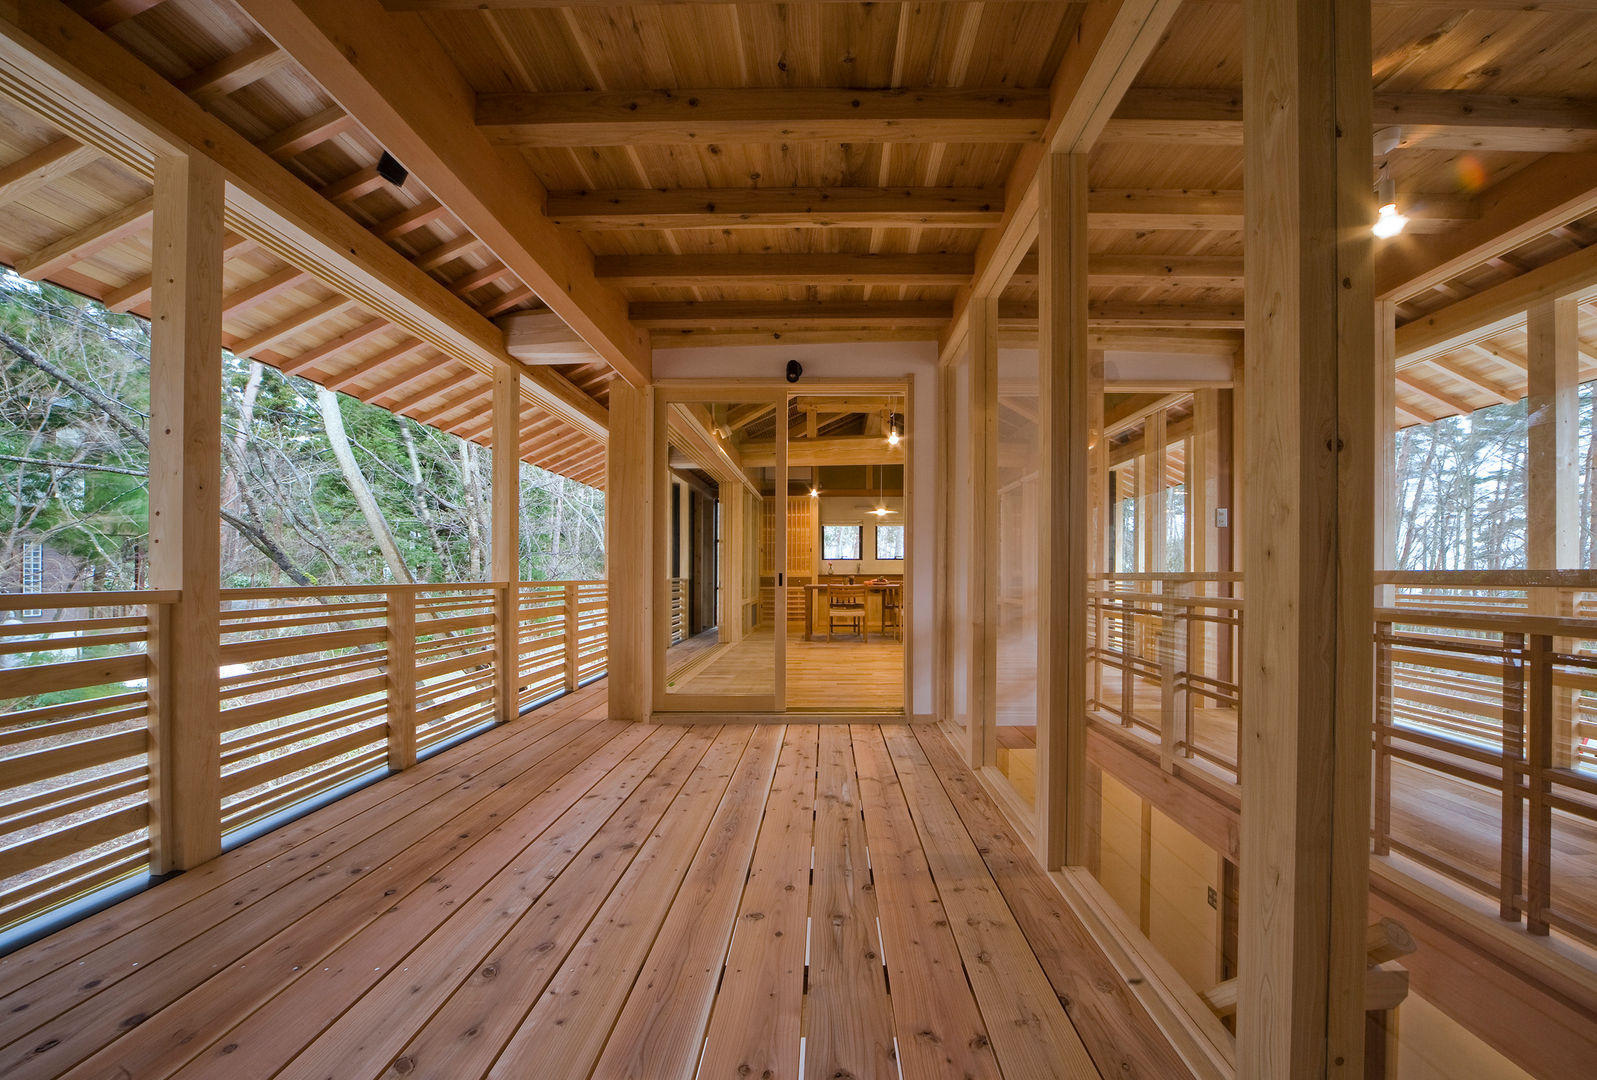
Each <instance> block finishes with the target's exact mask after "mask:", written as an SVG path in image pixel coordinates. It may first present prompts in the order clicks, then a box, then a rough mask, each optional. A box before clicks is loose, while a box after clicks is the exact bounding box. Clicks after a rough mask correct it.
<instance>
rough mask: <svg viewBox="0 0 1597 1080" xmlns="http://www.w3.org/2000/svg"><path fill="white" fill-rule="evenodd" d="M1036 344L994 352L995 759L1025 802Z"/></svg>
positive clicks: (1031, 792)
mask: <svg viewBox="0 0 1597 1080" xmlns="http://www.w3.org/2000/svg"><path fill="white" fill-rule="evenodd" d="M1037 365H1038V351H1037V348H1036V346H1035V345H1024V346H1021V347H1009V348H1000V349H999V351H998V378H997V386H998V409H997V413H996V416H997V438H996V440H995V441H996V445H997V450H998V497H997V503H998V529H997V540H998V552H997V558H996V559H995V561H994V568H995V569H996V571H997V582H996V585H997V592H998V595H997V597H996V599H997V614H998V635H997V636H998V642H997V662H998V672H997V675H998V677H997V694H998V696H997V700H996V702H995V704H994V719H995V721H996V724H997V731H996V733H995V736H996V738H995V749H994V762H993V763H994V764H995V765H997V767H998V769H999V771H1000V772H1002V773H1003V774H1004V776H1005V777H1007V778H1008V780H1009V782H1010V785H1011V786H1012V787H1014V789H1015V793H1016V794H1017V795H1019V796H1020V798H1021V799H1022V800H1023V801H1024V802H1026V803H1027V804H1032V803H1034V801H1035V799H1036V788H1037V783H1036V777H1037V766H1036V762H1037V573H1038V553H1037V544H1038V539H1039V537H1038V528H1039V522H1038V479H1039V471H1040V466H1041V464H1042V459H1041V442H1040V441H1039V439H1040V433H1039V429H1038V423H1037V421H1038V416H1039V401H1038V396H1037V386H1038V374H1039V373H1038V367H1037Z"/></svg>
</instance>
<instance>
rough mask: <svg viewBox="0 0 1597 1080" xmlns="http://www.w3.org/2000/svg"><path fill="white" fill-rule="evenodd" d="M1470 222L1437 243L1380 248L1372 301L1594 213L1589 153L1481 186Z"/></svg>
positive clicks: (1551, 159) (1404, 240) (1596, 197)
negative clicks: (1474, 213) (1488, 186)
mask: <svg viewBox="0 0 1597 1080" xmlns="http://www.w3.org/2000/svg"><path fill="white" fill-rule="evenodd" d="M1476 209H1477V214H1476V217H1475V219H1474V220H1473V221H1469V222H1465V223H1463V224H1461V225H1460V226H1459V227H1458V228H1457V229H1454V230H1452V231H1450V232H1447V233H1444V234H1442V235H1440V236H1437V237H1434V238H1433V237H1426V238H1425V239H1423V240H1419V239H1415V238H1414V237H1410V236H1408V235H1407V234H1405V235H1403V236H1398V237H1395V238H1393V239H1392V240H1389V241H1386V242H1385V243H1383V244H1380V245H1379V246H1378V248H1377V251H1376V257H1375V292H1376V298H1377V299H1393V300H1402V299H1404V298H1406V297H1410V296H1414V295H1415V294H1417V293H1421V292H1424V291H1425V290H1426V289H1429V288H1432V287H1434V286H1435V285H1436V284H1437V283H1439V282H1443V281H1446V280H1448V279H1449V278H1452V277H1455V276H1457V275H1458V274H1461V273H1463V272H1464V271H1466V270H1469V269H1471V268H1473V267H1476V266H1479V265H1480V264H1482V263H1484V262H1486V261H1487V260H1488V259H1490V258H1493V257H1494V256H1501V255H1504V254H1506V253H1508V252H1511V251H1513V250H1514V249H1515V248H1517V247H1519V246H1521V245H1522V244H1525V243H1527V242H1529V241H1531V240H1535V239H1537V238H1538V237H1541V236H1544V235H1546V234H1547V233H1548V232H1549V231H1551V230H1552V229H1553V228H1554V227H1556V226H1558V225H1562V224H1564V223H1565V222H1568V221H1573V220H1575V219H1576V218H1580V217H1585V216H1586V215H1587V214H1590V213H1593V212H1594V211H1597V153H1586V154H1555V155H1550V156H1548V157H1546V158H1543V159H1541V160H1540V161H1537V162H1535V163H1534V164H1532V165H1529V166H1527V167H1525V168H1523V169H1521V170H1520V171H1518V172H1516V173H1514V174H1513V175H1512V176H1510V177H1508V178H1507V179H1506V180H1503V181H1501V182H1499V183H1496V184H1493V185H1492V186H1491V187H1490V188H1487V189H1486V191H1485V192H1483V193H1482V194H1481V195H1480V196H1479V198H1478V199H1476Z"/></svg>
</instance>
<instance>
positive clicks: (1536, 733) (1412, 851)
mask: <svg viewBox="0 0 1597 1080" xmlns="http://www.w3.org/2000/svg"><path fill="white" fill-rule="evenodd" d="M1235 578H1236V576H1235V575H1181V574H1134V575H1120V576H1108V577H1104V578H1102V579H1100V580H1099V581H1098V582H1096V585H1097V588H1096V589H1095V590H1094V592H1093V594H1092V605H1093V608H1092V618H1091V619H1090V624H1089V625H1090V630H1091V633H1092V642H1091V654H1090V660H1091V670H1092V673H1093V678H1092V687H1093V697H1092V700H1091V702H1090V705H1091V711H1092V716H1093V722H1094V723H1095V724H1098V725H1100V726H1103V727H1106V728H1113V729H1119V731H1120V734H1121V735H1122V736H1129V737H1132V738H1135V739H1137V740H1140V741H1141V742H1142V743H1143V744H1145V747H1146V750H1145V752H1146V753H1148V754H1149V755H1150V756H1153V755H1157V757H1158V759H1159V761H1160V764H1161V765H1162V766H1163V767H1164V769H1165V770H1166V771H1167V772H1176V771H1180V770H1183V769H1188V768H1193V767H1196V768H1198V769H1201V770H1202V771H1203V772H1205V773H1207V774H1208V777H1209V778H1210V779H1212V778H1214V777H1216V776H1218V778H1219V779H1221V780H1222V781H1229V782H1230V783H1233V784H1234V783H1235V782H1236V779H1237V775H1238V774H1237V768H1238V752H1239V744H1238V737H1237V715H1238V714H1237V709H1238V705H1239V702H1240V699H1241V696H1242V694H1244V693H1245V692H1246V687H1245V686H1243V685H1242V684H1241V683H1240V681H1239V680H1237V679H1236V677H1235V676H1233V674H1232V672H1233V671H1234V670H1236V669H1235V667H1234V659H1233V658H1234V657H1236V656H1237V655H1239V653H1238V651H1237V650H1238V649H1239V647H1240V640H1241V634H1242V631H1243V604H1242V600H1241V598H1240V597H1239V596H1237V595H1235V594H1236V593H1237V592H1239V591H1240V590H1239V587H1238V585H1237V583H1236V580H1235ZM1380 579H1381V581H1382V582H1383V583H1385V584H1386V585H1387V586H1389V588H1390V590H1391V595H1390V597H1389V599H1390V604H1389V605H1388V606H1384V607H1378V608H1376V610H1375V625H1374V627H1373V638H1372V640H1373V645H1374V648H1375V650H1376V673H1377V687H1376V691H1377V693H1376V710H1375V714H1374V716H1373V717H1372V718H1371V732H1372V750H1373V763H1374V764H1373V768H1374V784H1373V806H1372V829H1371V838H1372V848H1371V850H1372V851H1373V852H1374V853H1375V854H1377V855H1388V854H1397V855H1399V856H1402V857H1403V858H1406V859H1408V860H1411V862H1412V863H1417V864H1419V865H1421V866H1423V867H1425V868H1427V869H1428V870H1431V871H1434V872H1436V873H1439V874H1442V875H1444V876H1446V877H1447V878H1450V879H1451V880H1453V881H1455V882H1457V883H1459V884H1461V885H1463V886H1465V887H1466V888H1468V889H1469V890H1472V891H1474V892H1476V893H1478V894H1479V895H1481V896H1484V897H1488V898H1490V899H1491V900H1492V901H1493V902H1494V903H1496V904H1497V906H1498V909H1499V913H1500V914H1501V916H1502V918H1503V919H1505V920H1508V921H1511V922H1523V924H1524V925H1525V927H1526V928H1527V929H1528V930H1529V931H1530V932H1531V933H1533V934H1546V933H1547V932H1548V931H1549V930H1550V929H1557V930H1561V931H1563V932H1565V933H1567V934H1569V935H1571V936H1572V937H1575V938H1578V939H1580V940H1582V941H1584V942H1586V943H1588V944H1592V945H1597V897H1593V896H1592V895H1591V890H1590V887H1589V884H1590V882H1591V880H1592V879H1593V876H1594V875H1597V575H1594V574H1591V573H1587V572H1554V573H1535V572H1522V571H1500V572H1491V573H1480V574H1474V573H1470V574H1453V573H1442V574H1410V573H1401V574H1400V573H1385V574H1382V575H1380ZM1222 593H1224V594H1226V595H1220V594H1222ZM1533 611H1555V612H1559V614H1550V615H1540V614H1533V613H1532V612H1533Z"/></svg>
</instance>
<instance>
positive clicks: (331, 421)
mask: <svg viewBox="0 0 1597 1080" xmlns="http://www.w3.org/2000/svg"><path fill="white" fill-rule="evenodd" d="M316 404H317V406H318V407H320V409H321V413H322V424H323V426H325V427H326V429H327V442H328V444H329V445H330V446H332V448H333V457H334V459H336V460H337V462H338V468H339V470H340V471H341V472H342V473H343V474H344V483H345V484H347V485H349V492H350V494H351V495H353V496H355V505H357V506H359V507H360V512H361V516H362V517H364V518H365V519H366V527H367V528H369V529H370V530H371V532H372V537H373V539H375V540H376V541H377V547H378V549H379V550H380V551H382V553H383V561H384V562H386V563H387V564H388V570H389V572H390V573H391V574H393V576H394V580H395V581H399V582H404V583H406V584H409V583H410V582H411V581H413V580H414V579H413V578H412V577H411V574H410V567H408V566H406V565H405V559H404V557H403V556H402V555H401V554H400V553H399V545H398V544H396V543H395V542H394V534H393V533H392V532H391V531H390V530H389V528H388V521H387V519H385V518H384V517H383V512H382V510H381V509H380V508H379V507H378V506H377V500H376V498H375V497H373V495H372V489H371V486H370V485H369V484H367V483H366V476H365V474H364V473H362V472H361V471H360V465H359V464H357V463H356V461H355V452H354V451H353V450H352V449H351V448H350V445H349V435H348V434H347V433H346V432H345V431H344V416H343V414H342V413H341V412H339V410H338V395H337V394H335V393H333V392H332V391H331V390H328V389H327V388H325V387H321V386H318V387H317V388H316Z"/></svg>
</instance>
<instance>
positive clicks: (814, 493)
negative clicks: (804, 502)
mask: <svg viewBox="0 0 1597 1080" xmlns="http://www.w3.org/2000/svg"><path fill="white" fill-rule="evenodd" d="M820 497H821V489H820V488H813V487H812V488H810V498H812V499H819V498H820Z"/></svg>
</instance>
